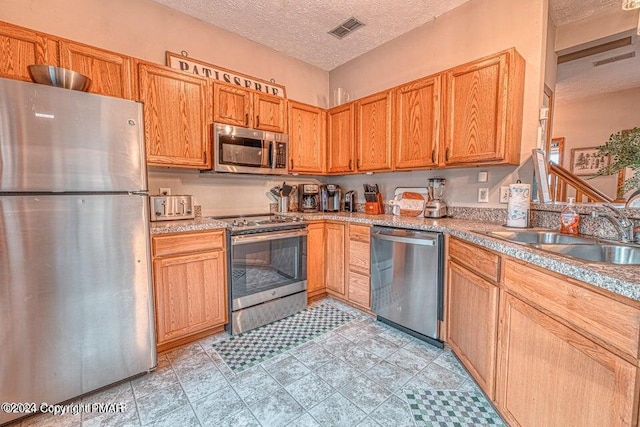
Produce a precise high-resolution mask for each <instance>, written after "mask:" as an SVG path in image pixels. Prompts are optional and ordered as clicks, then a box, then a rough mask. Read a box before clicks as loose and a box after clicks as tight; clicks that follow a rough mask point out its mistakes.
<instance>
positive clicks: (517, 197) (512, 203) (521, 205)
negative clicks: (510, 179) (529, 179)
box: [507, 183, 531, 228]
mask: <svg viewBox="0 0 640 427" xmlns="http://www.w3.org/2000/svg"><path fill="white" fill-rule="evenodd" d="M530 205H531V185H529V184H521V183H518V184H511V185H509V202H508V204H507V227H519V228H526V227H528V226H529V208H530Z"/></svg>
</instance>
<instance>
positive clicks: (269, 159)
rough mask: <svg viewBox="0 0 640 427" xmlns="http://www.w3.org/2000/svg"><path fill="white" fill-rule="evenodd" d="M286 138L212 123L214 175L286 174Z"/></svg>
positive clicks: (287, 138)
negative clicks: (223, 173) (216, 173)
mask: <svg viewBox="0 0 640 427" xmlns="http://www.w3.org/2000/svg"><path fill="white" fill-rule="evenodd" d="M288 142H289V136H288V135H285V134H282V133H275V132H265V131H261V130H256V129H247V128H242V127H237V126H230V125H224V124H220V123H214V125H213V144H214V147H213V149H214V167H213V170H214V171H216V172H232V173H255V174H262V175H284V174H287V173H289V168H288V162H287V156H288Z"/></svg>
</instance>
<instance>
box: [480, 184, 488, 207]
mask: <svg viewBox="0 0 640 427" xmlns="http://www.w3.org/2000/svg"><path fill="white" fill-rule="evenodd" d="M478 203H489V189H488V188H486V187H482V188H478Z"/></svg>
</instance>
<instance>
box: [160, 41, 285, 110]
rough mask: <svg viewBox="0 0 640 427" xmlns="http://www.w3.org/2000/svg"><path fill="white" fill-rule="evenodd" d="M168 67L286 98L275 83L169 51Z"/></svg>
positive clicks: (281, 89)
mask: <svg viewBox="0 0 640 427" xmlns="http://www.w3.org/2000/svg"><path fill="white" fill-rule="evenodd" d="M167 66H169V67H171V68H173V69H176V70H180V71H184V72H187V73H191V74H193V75H196V76H200V77H207V78H209V79H214V80H218V81H221V82H224V83H230V84H234V85H236V86H241V87H243V88H247V89H252V90H257V91H259V92H263V93H267V94H269V95H274V96H278V97H280V98H286V97H287V92H286V90H285V87H284V86H283V85H280V84H277V83H275V82H274V81H267V80H262V79H258V78H256V77H252V76H249V75H246V74H242V73H238V72H236V71H232V70H228V69H226V68H222V67H218V66H217V65H213V64H207V63H206V62H202V61H198V60H196V59H191V58H189V57H188V56H185V55H182V54H178V53H173V52H169V51H167Z"/></svg>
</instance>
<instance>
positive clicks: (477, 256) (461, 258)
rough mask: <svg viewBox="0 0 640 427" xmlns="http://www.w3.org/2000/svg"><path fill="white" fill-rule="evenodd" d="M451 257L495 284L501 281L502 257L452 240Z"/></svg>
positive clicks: (450, 242)
mask: <svg viewBox="0 0 640 427" xmlns="http://www.w3.org/2000/svg"><path fill="white" fill-rule="evenodd" d="M449 257H450V258H453V259H455V260H456V261H457V262H459V263H460V264H462V265H464V266H466V267H468V268H469V269H470V270H471V271H473V272H474V273H476V274H479V275H480V276H483V277H484V278H485V279H488V280H490V281H492V282H493V283H497V282H498V280H499V279H500V257H499V256H498V255H497V254H494V253H492V252H489V251H488V250H486V249H483V248H481V247H479V246H476V245H472V244H470V243H463V242H461V241H460V240H458V239H455V238H451V239H449Z"/></svg>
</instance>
